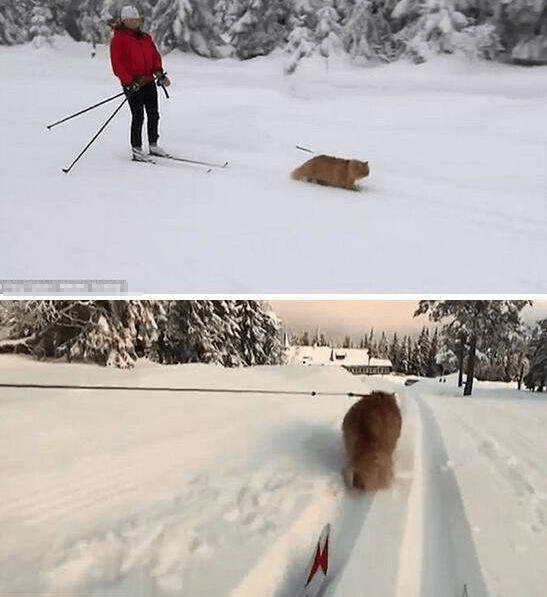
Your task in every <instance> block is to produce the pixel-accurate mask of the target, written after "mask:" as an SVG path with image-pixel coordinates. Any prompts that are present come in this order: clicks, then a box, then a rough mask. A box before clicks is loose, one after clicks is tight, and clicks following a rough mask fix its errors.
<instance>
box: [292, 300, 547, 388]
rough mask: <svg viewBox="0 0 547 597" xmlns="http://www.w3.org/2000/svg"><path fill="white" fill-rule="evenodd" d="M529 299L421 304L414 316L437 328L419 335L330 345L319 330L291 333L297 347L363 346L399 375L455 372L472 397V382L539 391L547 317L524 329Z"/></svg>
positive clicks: (545, 370) (546, 371) (544, 372)
mask: <svg viewBox="0 0 547 597" xmlns="http://www.w3.org/2000/svg"><path fill="white" fill-rule="evenodd" d="M528 305H531V301H462V300H454V301H420V302H419V304H418V307H417V309H416V312H415V317H419V316H427V317H428V318H429V319H430V320H431V321H432V322H434V323H437V324H440V328H439V327H435V328H434V330H430V329H429V328H428V327H426V326H424V327H423V328H422V330H421V332H420V333H419V334H416V335H414V336H412V335H401V334H399V333H397V332H395V333H393V334H392V335H391V336H390V337H388V334H386V333H385V332H383V331H382V332H380V333H375V331H374V329H371V330H370V332H369V333H368V334H366V335H364V336H363V337H361V338H357V339H356V340H352V338H351V337H350V336H349V335H346V336H345V338H344V339H343V340H342V341H330V340H329V339H328V338H327V336H326V335H325V334H324V333H323V332H321V333H319V332H317V333H315V334H313V333H311V332H309V331H304V332H302V333H295V334H293V335H292V337H291V343H293V344H297V345H311V344H316V345H318V346H333V347H335V348H363V349H367V350H368V351H369V354H370V355H371V356H372V357H378V358H385V359H389V360H390V361H391V363H392V365H393V371H394V372H396V373H400V374H403V375H415V376H420V377H436V376H439V375H448V374H451V373H455V372H459V375H458V384H459V386H464V377H465V378H466V382H465V387H464V393H465V394H466V395H469V394H471V392H472V387H473V379H474V378H476V379H479V380H483V381H504V382H516V383H517V387H518V388H519V389H520V388H521V385H522V384H523V383H524V384H525V386H526V387H527V388H529V389H531V390H537V391H543V389H544V387H545V381H546V376H547V319H546V320H542V321H539V322H537V323H536V325H535V326H534V327H532V328H529V327H527V326H526V325H525V324H524V323H523V321H522V319H521V317H520V312H521V311H522V309H523V308H524V307H525V306H528Z"/></svg>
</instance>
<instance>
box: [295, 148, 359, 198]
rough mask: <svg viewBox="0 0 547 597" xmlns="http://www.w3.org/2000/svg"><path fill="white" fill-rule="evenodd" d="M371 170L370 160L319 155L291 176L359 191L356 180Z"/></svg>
mask: <svg viewBox="0 0 547 597" xmlns="http://www.w3.org/2000/svg"><path fill="white" fill-rule="evenodd" d="M369 172H370V170H369V167H368V162H360V161H359V160H344V159H342V158H334V157H332V156H329V155H318V156H315V157H314V158H312V159H311V160H308V161H307V162H305V163H304V164H302V166H300V167H299V168H296V170H293V171H292V173H291V178H293V179H294V180H304V181H306V182H316V183H318V184H324V185H329V186H332V187H342V188H344V189H351V190H353V191H357V190H358V187H357V186H356V184H355V181H356V180H358V179H360V178H364V177H365V176H368V175H369Z"/></svg>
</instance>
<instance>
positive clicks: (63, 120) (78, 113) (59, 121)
mask: <svg viewBox="0 0 547 597" xmlns="http://www.w3.org/2000/svg"><path fill="white" fill-rule="evenodd" d="M124 93H125V92H124V91H122V92H121V93H118V94H117V95H113V96H112V97H109V98H108V99H105V100H103V101H102V102H99V103H98V104H95V105H94V106H89V108H84V109H83V110H80V111H79V112H76V114H71V115H70V116H67V117H66V118H63V119H62V120H58V121H57V122H54V123H53V124H48V125H47V126H46V128H47V129H48V130H51V129H52V128H53V127H54V126H57V125H58V124H61V123H62V122H66V121H67V120H70V119H71V118H74V117H75V116H79V115H80V114H84V113H85V112H89V110H93V109H94V108H98V107H99V106H102V105H103V104H106V103H107V102H111V101H112V100H114V99H116V98H117V97H120V96H121V95H123V94H124Z"/></svg>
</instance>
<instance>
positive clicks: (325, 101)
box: [0, 38, 547, 293]
mask: <svg viewBox="0 0 547 597" xmlns="http://www.w3.org/2000/svg"><path fill="white" fill-rule="evenodd" d="M56 43H57V47H56V48H53V49H52V48H44V49H41V50H36V49H34V48H33V47H31V46H25V47H0V72H1V74H2V78H3V80H4V81H5V84H4V85H3V86H2V91H1V92H0V123H1V127H2V134H3V141H2V144H1V149H0V151H1V154H0V158H1V162H0V163H1V166H0V168H1V169H2V170H1V179H2V195H3V200H2V221H3V222H4V226H3V227H2V231H1V243H2V248H3V250H2V251H0V271H1V272H2V275H3V277H4V278H78V279H81V278H95V279H97V278H100V279H105V278H115V279H120V278H121V279H125V280H127V282H128V287H129V291H131V292H164V291H166V292H202V293H203V292H318V291H324V292H340V291H351V292H365V291H371V290H372V291H383V292H390V291H408V292H428V291H429V292H443V291H444V292H458V291H462V290H465V291H466V292H515V291H516V292H526V291H534V292H537V291H546V290H547V285H546V281H545V276H544V267H543V263H542V258H543V256H544V255H545V253H546V251H547V234H546V230H547V219H546V217H545V197H546V196H547V168H546V165H547V164H546V155H547V149H546V148H547V143H546V139H547V112H546V110H545V102H546V98H547V67H537V68H529V69H527V68H522V67H515V66H507V65H500V64H491V63H478V62H469V61H467V60H466V59H465V58H462V57H460V58H451V57H446V58H438V59H435V60H433V61H431V62H429V63H426V64H424V65H420V66H415V65H411V64H408V63H405V62H401V63H397V64H393V65H389V66H380V67H375V68H358V67H356V66H352V65H350V64H347V63H337V64H335V63H333V62H331V63H330V64H329V65H328V66H329V68H328V69H327V64H326V62H325V61H324V59H320V58H318V59H316V60H313V61H309V62H308V63H304V64H303V65H302V66H301V67H300V68H299V69H298V70H297V71H296V73H295V74H294V75H293V76H290V77H287V76H285V75H283V74H282V67H283V63H284V57H283V56H282V55H279V54H278V55H275V56H270V57H266V58H258V59H254V60H251V61H247V62H238V61H234V60H230V59H227V60H221V61H209V60H205V59H201V58H198V57H195V56H188V55H183V54H179V53H177V52H174V53H172V54H169V55H167V56H166V57H165V60H164V63H165V68H166V70H167V71H168V73H169V75H170V76H171V77H172V80H173V85H172V86H171V87H170V94H171V98H170V99H169V100H167V99H166V98H165V97H163V94H160V95H161V98H160V102H161V108H160V110H161V122H160V132H161V135H162V136H161V140H160V141H161V143H162V144H163V146H164V147H165V148H166V149H168V150H170V151H171V152H173V153H176V154H178V155H181V156H185V157H189V158H194V159H202V160H209V161H220V162H223V161H224V160H229V162H230V166H229V168H227V169H225V170H215V171H213V172H211V173H209V174H207V172H206V170H205V169H204V168H202V167H195V166H190V165H183V164H180V163H176V162H167V163H165V162H164V163H162V164H161V165H158V166H151V165H142V164H135V163H132V162H130V161H129V159H128V158H129V147H128V146H129V141H128V135H129V132H128V129H129V110H128V109H126V108H125V107H124V109H123V110H122V113H120V114H118V115H117V116H116V118H115V120H114V121H113V122H112V123H111V125H109V127H108V128H107V129H106V131H105V132H104V133H103V134H102V135H101V137H99V139H98V140H97V142H96V144H94V145H93V146H92V147H91V149H90V150H89V152H88V153H87V154H86V155H85V156H84V157H83V158H82V160H81V161H80V162H79V163H78V164H76V166H75V167H74V169H73V171H72V172H71V173H70V174H68V175H65V174H63V173H62V172H61V168H63V167H64V168H66V167H67V166H68V165H69V164H70V163H71V162H72V160H73V159H74V158H75V157H76V156H77V155H78V153H79V152H80V150H81V149H82V148H83V147H84V146H85V145H86V143H87V142H88V141H89V140H90V139H91V137H92V136H93V135H94V134H95V132H96V131H97V130H98V129H99V128H100V126H101V125H102V124H103V123H104V121H105V120H106V119H107V117H108V116H109V115H110V114H111V113H112V112H113V111H114V109H115V107H116V105H117V101H118V100H116V101H115V102H113V103H111V104H106V105H105V106H101V107H100V108H98V109H96V110H95V111H93V112H90V113H88V114H85V115H82V116H79V117H78V118H77V119H75V120H72V121H70V122H67V123H65V124H62V125H60V126H59V127H56V128H54V129H52V130H51V131H48V130H46V128H45V127H46V125H47V124H50V123H52V122H54V121H56V120H58V119H60V118H62V117H64V116H67V115H69V114H71V113H74V112H76V111H78V110H79V109H81V108H84V107H86V106H89V105H91V104H93V103H95V102H97V101H99V100H101V99H103V98H107V97H109V96H112V95H114V94H116V93H117V92H119V86H118V83H117V80H116V79H115V78H114V77H113V75H112V73H111V69H110V64H109V59H108V55H107V49H106V48H104V47H103V48H101V49H100V51H99V54H98V56H97V57H96V58H95V59H91V58H90V52H89V46H87V45H85V44H76V43H73V42H69V41H68V40H66V39H62V38H61V39H59V40H57V42H56ZM297 144H300V145H303V146H305V147H308V148H311V149H313V150H314V151H317V152H320V153H327V154H333V155H336V156H339V157H355V158H359V159H361V160H369V161H370V167H371V175H370V177H369V178H368V179H366V180H365V181H363V182H362V183H361V184H362V189H361V191H360V192H358V193H355V192H351V191H345V190H338V189H332V188H325V187H320V186H314V185H309V184H306V183H302V182H296V181H291V180H290V179H289V173H290V171H291V169H293V168H294V167H296V166H297V165H299V164H301V163H302V162H303V161H305V160H306V159H308V158H309V157H310V156H309V154H306V153H303V152H301V151H299V150H297V149H296V148H295V146H296V145H297ZM6 249H7V250H6Z"/></svg>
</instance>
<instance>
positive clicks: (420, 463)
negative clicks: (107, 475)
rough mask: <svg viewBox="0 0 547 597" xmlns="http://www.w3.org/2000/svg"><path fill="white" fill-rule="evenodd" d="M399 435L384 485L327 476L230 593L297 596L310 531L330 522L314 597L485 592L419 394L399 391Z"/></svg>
mask: <svg viewBox="0 0 547 597" xmlns="http://www.w3.org/2000/svg"><path fill="white" fill-rule="evenodd" d="M398 393H399V396H400V397H401V400H400V402H401V407H402V410H403V420H404V424H403V433H402V435H401V438H400V440H399V445H398V448H397V451H396V480H395V482H394V485H393V487H392V488H391V489H389V490H386V491H380V492H375V493H370V494H360V493H357V492H348V491H347V490H345V488H343V486H342V485H341V483H340V485H338V484H335V483H333V482H331V483H329V484H327V485H326V486H325V487H324V489H323V491H322V492H321V493H320V494H319V495H318V497H317V499H316V500H315V501H314V502H313V503H311V504H309V505H308V507H307V508H306V510H305V511H304V512H303V514H302V515H301V516H300V517H299V518H298V520H297V521H296V522H294V523H293V524H292V526H291V527H290V529H289V530H288V531H287V532H286V533H284V534H283V535H282V536H281V537H279V538H278V539H277V541H276V542H275V544H274V545H273V546H272V547H271V549H270V550H268V552H267V553H266V554H265V555H264V556H263V557H262V558H261V560H260V561H259V563H258V564H257V565H256V566H255V567H254V568H253V569H252V570H250V571H249V573H248V574H247V575H246V577H245V578H244V580H243V581H242V582H241V583H240V584H239V585H238V587H237V588H236V589H235V590H234V591H232V592H231V593H230V595H229V597H245V596H246V595H250V594H258V593H260V594H261V595H268V596H271V597H298V596H299V595H300V593H301V591H302V587H303V585H304V583H305V576H306V564H307V560H308V559H309V557H310V554H311V553H313V550H314V549H315V546H316V541H317V533H318V532H319V530H320V529H321V527H322V525H323V524H324V523H326V522H330V524H331V537H330V546H329V572H328V575H327V579H326V582H325V584H324V587H323V589H322V590H321V591H320V595H321V597H361V596H362V595H367V596H370V597H386V596H393V597H461V596H462V595H463V592H464V587H465V586H466V587H467V591H468V594H469V596H470V597H471V596H472V597H488V595H489V593H488V589H487V587H486V583H485V581H484V578H483V573H482V570H481V566H480V563H479V560H478V557H477V553H476V549H475V545H474V542H473V538H472V533H471V529H470V525H469V522H468V520H467V517H466V512H465V508H464V504H463V501H462V497H461V495H460V491H459V488H458V484H457V480H456V477H455V476H454V474H453V471H452V470H451V469H450V467H449V466H448V463H449V460H448V456H447V452H446V449H445V447H444V443H443V439H442V436H441V432H440V429H439V426H438V424H437V422H436V420H435V417H434V416H433V414H432V412H431V411H430V409H429V407H428V406H427V405H426V404H425V403H424V401H423V400H422V399H420V397H419V396H417V395H416V394H415V393H414V396H413V395H410V393H409V394H406V392H405V391H404V390H399V392H398Z"/></svg>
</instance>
